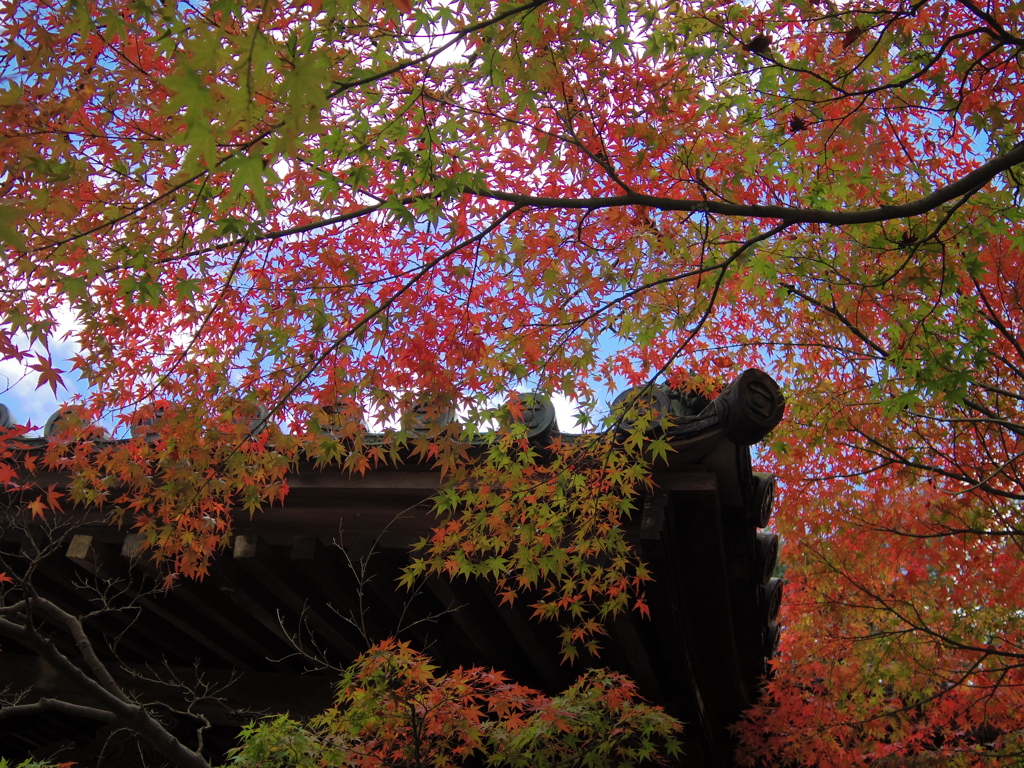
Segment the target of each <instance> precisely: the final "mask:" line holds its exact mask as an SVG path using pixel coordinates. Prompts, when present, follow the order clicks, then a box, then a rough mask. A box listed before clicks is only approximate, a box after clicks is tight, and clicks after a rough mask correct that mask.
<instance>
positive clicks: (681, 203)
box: [467, 142, 1024, 227]
mask: <svg viewBox="0 0 1024 768" xmlns="http://www.w3.org/2000/svg"><path fill="white" fill-rule="evenodd" d="M1021 163H1024V142H1020V143H1018V144H1017V145H1016V146H1014V147H1013V149H1011V150H1009V151H1008V152H1006V153H1005V154H1002V155H999V156H997V157H994V158H992V159H991V160H989V161H988V162H987V163H985V164H984V165H981V166H980V167H978V168H975V169H974V170H973V171H971V172H970V173H967V174H966V175H964V176H963V177H962V178H960V179H958V180H957V181H954V182H953V183H952V184H948V185H946V186H945V187H942V188H941V189H937V190H935V191H934V192H932V193H931V194H930V195H925V196H924V197H922V198H920V199H918V200H914V201H913V202H909V203H903V204H900V205H882V206H878V207H877V208H866V209H863V210H859V211H829V210H825V209H823V208H800V207H797V206H788V205H757V204H754V205H746V204H741V203H724V202H717V201H714V200H693V199H683V200H677V199H674V198H669V197H657V196H654V195H645V194H642V193H640V192H631V193H628V194H624V195H615V196H612V197H593V198H560V197H543V196H534V195H523V194H517V193H514V192H502V191H500V190H493V189H483V190H467V192H469V193H470V194H475V195H477V196H479V197H484V198H488V199H492V200H503V201H505V202H509V203H513V204H515V205H517V206H520V207H522V208H553V209H564V210H591V211H592V210H599V209H601V208H615V207H620V206H625V205H644V206H647V207H649V208H656V209H658V210H662V211H679V212H684V213H709V214H712V215H717V216H729V217H742V218H748V219H774V220H777V221H781V222H783V223H787V224H828V225H831V226H835V227H842V226H849V225H851V224H874V223H878V222H882V221H891V220H893V219H908V218H913V217H915V216H921V215H923V214H926V213H928V212H930V211H933V210H935V209H936V208H938V207H939V206H941V205H944V204H945V203H948V202H950V201H952V200H955V199H956V198H958V197H962V196H964V195H968V194H971V193H973V192H975V191H977V190H979V189H981V188H983V187H984V186H985V185H987V184H988V183H989V182H990V181H992V179H994V178H995V177H996V176H998V175H999V174H1000V173H1003V172H1004V171H1007V170H1009V169H1010V168H1013V167H1014V166H1016V165H1020V164H1021Z"/></svg>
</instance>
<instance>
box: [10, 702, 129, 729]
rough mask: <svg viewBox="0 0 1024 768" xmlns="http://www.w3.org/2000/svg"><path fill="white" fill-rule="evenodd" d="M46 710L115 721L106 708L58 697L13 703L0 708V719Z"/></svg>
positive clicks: (112, 714) (114, 716)
mask: <svg viewBox="0 0 1024 768" xmlns="http://www.w3.org/2000/svg"><path fill="white" fill-rule="evenodd" d="M46 712H60V713H61V714H64V715H73V716H75V717H88V718H91V719H92V720H100V721H102V722H104V723H113V722H116V720H117V716H116V715H115V714H114V713H113V712H110V711H109V710H106V709H97V708H96V707H83V706H82V705H81V704H72V703H70V702H68V701H61V700H60V699H40V700H39V701H37V702H35V703H33V704H15V705H13V706H10V707H4V708H3V709H0V720H5V719H7V718H8V717H20V716H22V715H40V714H44V713H46Z"/></svg>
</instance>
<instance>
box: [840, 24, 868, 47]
mask: <svg viewBox="0 0 1024 768" xmlns="http://www.w3.org/2000/svg"><path fill="white" fill-rule="evenodd" d="M863 34H864V30H863V29H861V28H860V27H851V28H850V30H849V31H848V32H847V33H846V34H845V35H843V50H844V51H845V50H846V49H847V48H849V47H850V46H852V45H853V44H854V43H856V42H857V41H858V40H859V39H860V36H861V35H863Z"/></svg>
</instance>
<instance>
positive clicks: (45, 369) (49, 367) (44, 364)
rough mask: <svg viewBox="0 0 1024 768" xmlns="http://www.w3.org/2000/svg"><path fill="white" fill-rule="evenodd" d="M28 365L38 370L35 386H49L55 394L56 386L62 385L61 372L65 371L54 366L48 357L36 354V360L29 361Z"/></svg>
mask: <svg viewBox="0 0 1024 768" xmlns="http://www.w3.org/2000/svg"><path fill="white" fill-rule="evenodd" d="M28 367H29V368H31V369H32V370H34V371H38V372H39V379H38V384H37V385H36V386H37V387H43V386H49V387H50V389H51V390H53V394H54V395H56V394H57V387H63V386H64V380H63V379H62V378H61V374H62V373H65V371H63V370H61V369H60V368H57V367H55V366H54V365H53V361H52V360H50V358H49V357H43V356H42V355H40V354H36V362H34V363H29V365H28Z"/></svg>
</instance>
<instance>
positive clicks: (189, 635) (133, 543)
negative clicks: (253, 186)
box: [0, 372, 783, 768]
mask: <svg viewBox="0 0 1024 768" xmlns="http://www.w3.org/2000/svg"><path fill="white" fill-rule="evenodd" d="M744 377H746V380H744ZM659 397H663V396H659ZM663 399H664V401H665V403H664V404H663V406H662V407H667V408H670V409H671V408H676V411H677V413H676V416H675V418H674V421H673V426H672V427H670V428H669V430H668V431H669V434H670V436H671V438H672V442H673V445H674V447H675V449H676V451H675V453H673V454H671V459H670V461H669V463H668V465H667V466H665V467H663V468H661V469H659V470H658V472H657V474H656V476H655V478H654V479H655V484H656V490H655V491H654V492H653V493H650V494H648V495H646V496H645V497H643V498H642V499H641V500H640V501H639V502H638V508H637V509H636V511H635V514H634V515H633V516H632V518H631V520H630V522H629V535H630V537H631V538H632V541H633V543H634V545H635V546H636V547H637V548H638V549H639V551H640V552H641V553H642V554H643V557H644V558H645V559H646V560H647V562H648V563H649V564H650V566H651V569H652V571H653V574H654V577H655V582H654V583H653V585H652V586H651V587H650V589H649V591H648V601H649V604H650V607H651V618H650V619H644V618H641V617H640V616H639V615H637V614H635V613H633V614H626V615H622V616H620V617H619V618H617V619H616V620H615V621H613V622H612V623H611V624H610V625H609V626H608V628H607V630H608V635H607V637H606V638H605V639H604V642H603V652H602V656H601V658H600V660H599V661H596V662H594V661H593V660H591V663H599V664H604V665H608V666H611V667H613V668H616V669H619V670H621V671H623V672H626V673H628V674H629V675H631V676H632V677H633V678H634V679H635V680H636V681H637V682H638V684H639V686H640V688H641V690H642V692H643V693H644V695H645V696H646V697H647V698H648V699H650V700H652V701H654V702H657V703H659V704H662V705H664V706H665V707H666V708H667V709H668V710H669V711H670V712H671V713H672V714H674V715H676V716H678V717H679V718H680V719H682V720H683V721H684V722H685V723H687V724H688V727H687V730H686V734H685V736H686V743H685V749H686V757H685V758H684V761H683V762H684V765H692V766H707V767H708V768H711V767H713V766H728V765H730V764H731V762H732V757H731V745H730V738H729V733H728V729H727V727H728V725H729V724H730V723H732V722H734V721H735V720H736V718H737V717H738V716H739V715H740V713H741V712H742V710H743V709H744V708H745V707H746V706H749V705H750V704H751V703H753V702H754V701H755V699H756V697H757V695H758V688H759V685H760V683H761V680H762V679H763V676H764V675H765V674H766V673H767V672H768V671H769V665H768V662H769V661H770V659H771V658H772V656H773V655H774V653H775V648H776V645H777V642H778V637H779V630H778V625H777V624H776V622H775V619H776V616H777V613H778V606H779V600H780V599H781V586H782V585H781V582H780V581H779V580H778V579H773V578H772V571H773V569H774V567H775V562H776V558H777V551H778V539H777V537H776V536H774V535H773V534H769V533H764V532H760V531H759V529H760V528H762V527H763V526H765V525H766V524H767V522H768V517H769V516H770V513H771V503H772V492H773V487H774V480H773V479H772V478H771V477H769V476H765V475H761V474H757V473H753V472H752V471H751V463H750V448H749V445H750V444H752V443H754V442H757V441H758V440H760V439H762V438H763V437H764V436H765V435H766V434H767V432H768V430H770V429H771V427H773V426H774V425H775V424H776V423H777V422H778V420H779V419H780V418H781V415H782V407H783V406H782V399H781V395H780V394H779V392H778V388H777V387H776V386H775V384H774V382H772V381H771V379H770V378H768V377H767V376H766V375H764V374H760V372H747V374H744V376H741V377H740V379H738V380H737V382H736V383H735V384H734V386H733V387H731V388H730V389H729V390H728V391H727V392H726V393H725V394H723V395H722V396H721V397H719V398H718V400H716V401H715V402H714V403H711V404H710V405H708V407H706V408H703V409H701V410H700V411H699V412H696V413H687V412H686V411H687V409H686V408H681V409H680V408H679V406H678V402H677V401H673V400H672V398H669V397H664V398H663ZM691 406H692V402H691ZM689 410H690V411H693V410H695V409H693V408H692V407H691V408H690V409H689ZM438 482H439V479H438V476H437V473H436V472H433V471H431V470H429V469H427V468H425V467H421V466H417V465H411V466H408V467H404V468H398V469H387V470H378V471H373V472H370V473H368V474H367V475H365V476H362V477H352V476H349V475H347V474H344V473H341V472H339V471H336V470H329V469H327V470H318V469H314V468H313V467H307V468H303V469H302V470H301V471H299V472H298V473H297V474H295V475H294V476H293V477H291V478H290V479H289V486H290V492H289V494H288V496H287V499H286V502H285V504H284V505H283V506H279V507H275V508H272V509H269V510H267V511H265V512H263V513H260V514H258V515H256V516H255V517H254V518H253V519H252V521H251V522H250V523H245V524H241V523H239V524H238V527H237V535H236V536H235V537H234V539H233V546H232V549H231V550H230V551H229V552H226V553H225V554H224V555H223V556H221V557H219V558H218V560H217V562H215V563H214V566H213V568H212V569H211V574H210V576H209V577H207V578H206V579H205V580H203V581H202V582H185V581H181V582H179V583H178V584H177V586H176V587H175V588H174V589H173V590H171V591H169V592H167V593H160V592H150V591H147V586H146V584H147V582H146V574H147V572H151V571H152V570H153V566H152V564H151V562H150V561H149V560H148V558H147V557H145V556H140V546H139V544H140V542H139V541H138V539H137V537H136V536H135V535H133V534H130V533H126V532H125V531H124V530H119V529H117V528H114V527H111V526H109V525H108V524H106V523H104V522H103V521H101V520H95V521H90V520H89V519H88V518H86V517H85V516H79V518H78V519H75V520H74V523H75V525H74V529H73V530H70V531H69V532H68V533H67V534H66V535H65V536H64V537H63V538H62V539H60V540H59V542H60V543H59V546H51V549H52V551H51V552H49V554H46V555H45V556H41V555H39V554H38V553H41V552H42V553H45V552H46V551H47V550H46V547H47V546H48V545H50V544H51V542H52V541H55V540H56V539H55V535H56V534H55V533H54V532H52V531H50V532H48V531H44V530H43V529H42V528H41V527H37V528H32V527H29V528H28V529H27V533H26V532H19V531H17V530H15V529H13V528H12V529H10V530H9V531H8V533H7V534H6V538H5V539H4V540H3V541H2V547H3V552H4V559H5V562H8V563H11V562H15V561H16V560H17V559H18V557H19V556H21V557H25V558H29V557H30V556H31V557H33V558H34V560H35V562H36V566H34V567H35V569H36V571H35V573H34V575H33V584H34V587H35V589H36V590H38V592H39V594H40V595H41V596H44V597H46V598H48V599H49V600H51V601H53V602H54V603H56V604H58V605H61V606H63V607H65V608H66V609H67V610H69V611H72V612H75V613H78V614H84V613H87V612H88V611H89V610H91V608H90V603H89V598H90V597H94V595H93V594H90V593H88V592H87V589H92V588H96V587H97V586H100V587H101V586H102V585H103V584H105V583H109V584H113V583H117V584H119V585H121V586H120V587H118V589H121V590H125V591H124V592H123V593H122V594H121V599H128V600H129V601H130V602H132V603H133V604H134V606H135V608H134V609H132V610H129V611H126V612H122V613H109V614H105V615H102V616H98V617H97V618H96V619H95V620H94V621H92V622H91V623H90V625H89V626H90V631H92V632H93V633H95V635H96V637H97V639H98V638H99V637H103V638H105V639H107V640H109V641H110V645H111V646H112V647H115V648H116V651H114V650H108V649H107V646H106V644H104V643H97V647H98V648H100V649H102V650H103V652H104V653H106V654H108V656H109V658H111V659H112V658H114V654H115V653H116V658H117V660H118V665H119V666H118V668H119V669H120V670H121V671H120V672H119V675H120V678H119V682H120V683H121V684H122V686H123V687H125V688H126V689H130V690H132V691H134V692H136V693H137V694H138V696H139V697H140V698H142V699H147V700H153V701H165V702H167V703H168V705H169V706H168V709H167V711H166V721H167V722H169V723H170V724H171V727H172V728H177V729H178V730H179V731H180V732H182V733H183V734H186V735H187V734H189V733H194V732H195V727H196V724H197V722H198V721H197V720H195V718H194V717H192V715H189V714H187V713H186V714H183V713H182V711H183V710H186V709H187V702H186V701H185V697H184V696H183V690H184V688H182V687H175V686H174V685H168V684H167V682H168V681H173V680H174V679H177V680H178V681H179V683H181V685H182V686H185V687H188V686H191V687H192V688H193V689H194V688H195V681H196V677H197V675H196V672H197V670H198V671H199V672H200V673H201V674H200V675H199V676H200V677H201V679H202V680H203V681H204V683H205V684H207V685H209V686H211V687H212V688H216V687H217V686H226V687H224V689H223V691H222V693H221V694H220V696H221V699H220V700H217V699H209V700H206V701H203V702H200V703H199V704H198V705H195V706H194V707H193V709H192V713H193V714H195V715H202V716H203V717H205V718H206V719H207V720H208V721H209V722H210V723H211V724H212V726H213V727H212V728H210V729H209V730H208V731H207V732H206V736H205V738H206V745H207V748H208V751H209V752H211V753H212V754H213V755H214V756H215V759H220V758H221V757H222V756H223V751H224V750H226V749H227V748H229V747H230V746H232V745H233V740H234V738H235V735H236V734H237V731H238V727H239V725H240V724H241V723H243V722H248V721H249V720H250V719H252V718H254V717H258V716H260V715H261V714H269V713H276V712H282V711H288V712H290V713H291V714H292V715H293V716H302V715H312V714H315V713H317V712H319V711H321V710H322V709H323V708H324V707H325V706H327V705H328V704H329V702H330V700H331V686H332V683H333V682H334V680H336V679H337V671H336V669H337V668H340V667H343V666H344V665H346V664H347V663H349V662H350V661H351V660H352V659H353V658H354V657H355V656H356V655H357V654H359V653H360V652H361V651H362V650H364V649H365V648H366V647H367V642H368V641H375V640H379V639H382V638H384V637H387V636H390V635H392V634H394V633H395V632H396V631H398V632H399V634H400V636H402V637H404V638H407V639H409V640H411V641H412V642H413V643H414V644H415V645H416V646H417V647H419V648H421V649H424V650H426V651H428V652H429V653H430V654H431V655H432V656H433V657H434V658H435V659H436V660H437V662H438V663H439V664H441V665H444V666H449V667H455V666H459V665H477V664H479V665H487V666H493V667H496V668H499V669H502V670H504V671H506V672H507V673H508V674H509V676H510V677H511V678H513V679H515V680H517V681H519V682H521V683H524V684H528V685H531V686H535V687H538V688H541V689H544V690H547V691H550V692H555V691H558V690H561V689H562V688H564V687H566V686H567V685H569V684H570V683H571V682H572V681H573V680H574V679H575V677H576V676H577V675H578V674H579V673H580V672H581V671H582V669H583V668H585V666H586V663H587V660H586V659H584V660H582V663H581V664H578V665H575V666H572V665H566V664H563V663H561V662H560V654H559V645H558V640H557V632H556V627H554V626H552V625H549V624H545V623H537V622H535V621H532V620H529V619H528V616H529V613H530V609H529V608H528V607H526V606H508V605H501V604H499V601H498V600H497V598H496V597H495V595H494V594H493V590H491V589H490V588H489V586H488V585H487V584H486V583H478V582H472V581H471V582H468V583H467V582H465V581H456V582H449V581H447V580H443V579H431V580H429V581H427V582H426V583H425V585H424V587H423V589H422V590H421V591H420V593H418V594H416V595H415V596H410V595H408V594H406V592H405V591H404V590H400V589H399V588H397V587H396V579H397V577H398V575H399V573H400V571H401V569H402V567H403V566H404V565H405V564H406V563H407V562H408V558H409V556H410V555H409V546H410V544H412V543H413V542H415V541H416V540H418V539H419V538H420V537H421V536H423V535H424V534H426V533H428V531H429V530H430V528H431V525H432V523H433V521H434V518H433V516H432V514H431V512H430V501H429V500H430V497H431V496H432V494H433V493H434V492H435V490H436V489H437V487H438ZM69 521H70V518H69ZM300 648H301V649H302V650H303V651H305V652H306V655H305V656H303V655H301V654H300V653H299V652H298V650H297V649H300ZM0 649H2V653H0V680H2V681H3V683H4V685H6V686H7V687H8V689H9V691H14V690H19V689H25V690H27V691H28V694H27V698H26V699H25V701H31V700H32V697H38V696H45V695H54V691H58V692H60V693H61V694H62V695H64V696H70V697H72V698H73V697H75V696H78V697H79V700H81V701H82V702H83V703H85V704H87V703H88V700H87V699H88V697H87V696H83V695H81V694H80V693H76V692H75V691H68V690H62V686H65V684H64V683H62V682H61V680H59V679H57V678H55V677H54V676H53V675H48V671H47V669H46V668H45V665H41V664H40V662H39V660H38V659H37V658H36V657H35V656H34V655H33V654H31V653H30V652H29V651H28V650H27V649H26V648H24V647H19V645H18V643H17V642H14V641H12V640H10V639H5V638H0ZM71 652H73V649H69V653H71ZM309 657H313V658H314V659H319V660H320V661H322V662H323V663H322V664H317V663H315V662H312V661H311V660H310V658H309ZM331 667H333V668H334V669H332V668H331ZM172 709H177V710H179V711H178V713H177V714H175V713H174V712H173V711H172ZM122 748H123V749H125V750H129V749H130V750H135V751H126V752H125V753H124V754H119V752H118V750H119V749H122ZM137 750H138V747H137V746H134V745H130V746H128V745H126V746H123V747H122V746H120V742H119V741H118V737H117V735H116V734H114V733H113V732H112V730H111V728H110V727H108V726H106V725H104V724H102V723H100V724H97V723H96V722H95V721H92V720H89V719H88V718H78V717H75V716H73V715H64V714H61V715H57V714H52V713H50V714H38V715H32V716H17V717H9V718H0V755H2V756H7V757H10V758H14V759H18V758H20V757H23V756H26V755H29V754H36V755H38V756H40V757H42V756H46V755H48V754H51V753H52V754H56V755H58V756H60V758H61V759H64V760H79V761H80V763H81V764H83V765H104V766H113V767H119V766H128V765H159V764H160V763H159V761H158V758H157V757H154V756H150V757H149V758H148V759H149V760H150V761H151V762H140V760H139V758H138V756H137V755H138V754H141V753H138V751H137Z"/></svg>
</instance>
